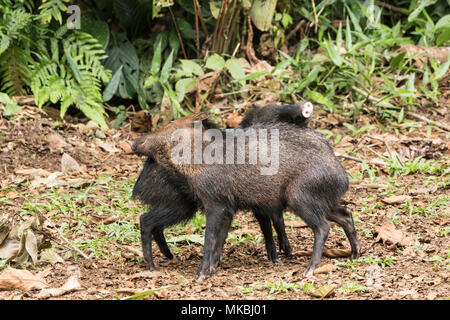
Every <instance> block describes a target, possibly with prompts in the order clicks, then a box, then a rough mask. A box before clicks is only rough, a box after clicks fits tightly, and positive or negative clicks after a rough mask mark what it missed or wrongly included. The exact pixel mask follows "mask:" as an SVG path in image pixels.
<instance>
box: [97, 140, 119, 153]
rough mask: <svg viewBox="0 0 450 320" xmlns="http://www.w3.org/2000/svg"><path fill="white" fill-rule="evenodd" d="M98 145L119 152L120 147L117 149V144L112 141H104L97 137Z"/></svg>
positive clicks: (107, 150) (112, 151)
mask: <svg viewBox="0 0 450 320" xmlns="http://www.w3.org/2000/svg"><path fill="white" fill-rule="evenodd" d="M97 145H98V146H99V147H100V148H101V149H103V150H104V151H106V152H109V153H117V152H119V149H117V148H116V146H115V145H114V144H112V143H108V142H103V141H101V140H99V139H97Z"/></svg>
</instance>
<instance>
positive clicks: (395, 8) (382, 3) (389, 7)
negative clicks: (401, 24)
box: [375, 0, 409, 15]
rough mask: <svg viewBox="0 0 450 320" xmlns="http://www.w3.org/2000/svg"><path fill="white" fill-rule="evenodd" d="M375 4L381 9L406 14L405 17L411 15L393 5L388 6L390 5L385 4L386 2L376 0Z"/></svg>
mask: <svg viewBox="0 0 450 320" xmlns="http://www.w3.org/2000/svg"><path fill="white" fill-rule="evenodd" d="M375 3H376V4H377V5H379V6H380V7H384V8H386V9H389V10H391V11H395V12H399V13H401V14H404V15H409V13H408V11H407V10H405V9H402V8H398V7H395V6H393V5H392V4H388V3H385V2H383V1H379V0H375Z"/></svg>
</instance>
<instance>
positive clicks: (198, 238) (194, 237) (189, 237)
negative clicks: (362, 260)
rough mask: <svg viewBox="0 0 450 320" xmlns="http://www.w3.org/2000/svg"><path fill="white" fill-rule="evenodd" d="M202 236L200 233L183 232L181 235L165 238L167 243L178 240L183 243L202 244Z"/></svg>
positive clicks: (177, 241)
mask: <svg viewBox="0 0 450 320" xmlns="http://www.w3.org/2000/svg"><path fill="white" fill-rule="evenodd" d="M204 238H205V237H204V236H202V235H200V234H184V235H181V236H176V237H172V238H170V239H167V242H168V243H180V242H185V243H188V244H189V243H191V242H192V243H198V244H201V245H203V244H204Z"/></svg>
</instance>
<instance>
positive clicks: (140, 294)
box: [118, 286, 170, 300]
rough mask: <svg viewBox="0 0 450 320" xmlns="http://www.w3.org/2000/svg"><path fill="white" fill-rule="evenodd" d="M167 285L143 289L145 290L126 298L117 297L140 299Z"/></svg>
mask: <svg viewBox="0 0 450 320" xmlns="http://www.w3.org/2000/svg"><path fill="white" fill-rule="evenodd" d="M169 287H170V286H165V287H160V288H153V289H150V290H145V291H142V292H140V293H138V294H134V295H132V296H129V297H126V298H122V299H118V300H142V299H144V298H145V297H148V296H149V295H151V294H154V293H155V292H156V291H159V290H163V289H167V288H169Z"/></svg>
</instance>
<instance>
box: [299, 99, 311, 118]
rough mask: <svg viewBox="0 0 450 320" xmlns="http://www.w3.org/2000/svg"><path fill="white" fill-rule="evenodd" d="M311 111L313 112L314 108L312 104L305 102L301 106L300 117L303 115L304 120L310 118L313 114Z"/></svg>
mask: <svg viewBox="0 0 450 320" xmlns="http://www.w3.org/2000/svg"><path fill="white" fill-rule="evenodd" d="M313 111H314V106H313V104H312V103H311V102H306V103H305V104H304V105H303V109H302V115H303V116H304V117H305V118H309V117H311V115H312V114H313Z"/></svg>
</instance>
